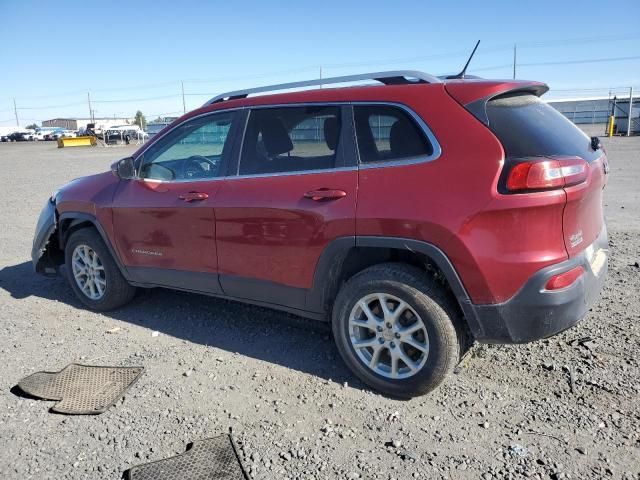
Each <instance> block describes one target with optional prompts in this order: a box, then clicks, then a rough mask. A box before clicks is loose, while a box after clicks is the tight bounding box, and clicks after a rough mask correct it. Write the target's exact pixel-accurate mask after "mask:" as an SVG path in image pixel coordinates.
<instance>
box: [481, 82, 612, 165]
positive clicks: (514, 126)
mask: <svg viewBox="0 0 640 480" xmlns="http://www.w3.org/2000/svg"><path fill="white" fill-rule="evenodd" d="M487 117H488V118H489V127H490V128H491V130H493V132H494V133H495V134H496V136H497V137H498V139H499V140H500V142H501V143H502V146H503V147H504V149H505V153H506V156H507V157H508V158H525V157H543V156H545V157H549V156H577V157H581V158H583V159H585V160H586V161H592V160H595V159H597V158H599V157H600V155H601V154H602V152H600V151H594V150H593V149H592V148H591V142H590V139H589V137H588V136H587V135H586V134H585V133H584V132H582V130H580V129H579V128H578V127H576V126H575V125H574V124H573V123H572V122H571V121H570V120H568V119H567V118H566V117H565V116H564V115H562V114H561V113H560V112H558V111H557V110H556V109H555V108H553V107H551V106H550V105H548V104H546V103H545V102H544V101H542V100H541V99H540V98H538V97H537V96H535V95H532V94H523V93H520V94H511V95H505V96H501V97H497V98H495V99H493V100H490V101H489V102H487Z"/></svg>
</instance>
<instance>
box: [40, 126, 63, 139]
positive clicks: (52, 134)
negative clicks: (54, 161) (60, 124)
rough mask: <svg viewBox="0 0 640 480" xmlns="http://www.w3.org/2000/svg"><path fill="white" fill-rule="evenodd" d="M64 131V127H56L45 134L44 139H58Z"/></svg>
mask: <svg viewBox="0 0 640 480" xmlns="http://www.w3.org/2000/svg"><path fill="white" fill-rule="evenodd" d="M63 132H64V129H62V128H54V129H53V130H49V131H48V132H47V133H46V134H45V135H44V139H45V140H47V141H53V140H58V139H59V138H60V137H61V136H62V134H63Z"/></svg>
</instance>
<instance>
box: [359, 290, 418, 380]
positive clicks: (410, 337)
mask: <svg viewBox="0 0 640 480" xmlns="http://www.w3.org/2000/svg"><path fill="white" fill-rule="evenodd" d="M349 338H350V341H351V346H352V347H353V349H354V351H355V352H356V354H357V356H358V358H359V359H360V360H361V361H362V362H363V363H364V365H366V366H367V367H368V368H369V369H370V370H372V371H374V372H375V373H377V374H378V375H381V376H383V377H386V378H391V379H403V378H409V377H412V376H413V375H415V374H417V373H418V372H419V371H420V370H421V369H422V367H423V366H424V365H425V363H426V361H427V357H428V355H429V336H428V333H427V328H426V326H425V324H424V322H423V321H422V319H421V318H420V316H419V315H418V314H417V313H416V311H415V310H414V309H413V308H412V307H411V306H410V305H409V304H408V303H407V302H405V301H403V300H401V299H399V298H398V297H395V296H393V295H389V294H386V293H373V294H369V295H366V296H365V297H363V298H361V299H360V300H359V301H358V302H356V304H355V305H354V307H353V309H352V310H351V314H350V316H349Z"/></svg>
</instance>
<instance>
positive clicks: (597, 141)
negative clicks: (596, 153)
mask: <svg viewBox="0 0 640 480" xmlns="http://www.w3.org/2000/svg"><path fill="white" fill-rule="evenodd" d="M591 148H592V149H593V150H600V149H601V148H602V144H601V143H600V139H599V138H598V137H591Z"/></svg>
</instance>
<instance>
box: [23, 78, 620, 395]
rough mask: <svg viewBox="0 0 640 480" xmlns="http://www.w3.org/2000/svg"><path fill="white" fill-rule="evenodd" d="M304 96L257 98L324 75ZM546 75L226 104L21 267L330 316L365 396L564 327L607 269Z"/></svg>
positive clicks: (587, 172) (81, 209) (43, 234)
mask: <svg viewBox="0 0 640 480" xmlns="http://www.w3.org/2000/svg"><path fill="white" fill-rule="evenodd" d="M362 80H370V81H377V82H378V83H379V84H378V85H366V86H357V87H350V88H331V89H328V88H324V89H323V88H320V89H315V90H306V91H297V92H294V93H291V92H287V93H281V94H271V95H262V96H250V95H252V94H255V93H260V92H267V91H272V90H279V89H287V90H292V89H294V88H297V87H309V86H313V85H319V84H320V83H322V84H324V85H327V84H337V83H340V82H356V81H362ZM547 90H548V88H547V86H546V85H544V84H542V83H537V82H528V81H493V80H482V79H452V80H448V79H441V78H438V77H434V76H431V75H428V74H424V73H421V72H412V71H401V72H382V73H374V74H369V75H356V76H351V77H340V78H333V79H323V80H322V81H321V82H320V81H311V82H298V83H290V84H283V85H276V86H271V87H264V88H257V89H252V90H245V91H238V92H231V93H227V94H224V95H220V96H218V97H216V98H214V99H212V100H211V101H209V102H207V104H205V105H204V106H203V107H202V108H199V109H198V110H195V111H193V112H190V113H188V114H186V115H184V116H183V117H181V118H179V119H178V120H176V121H175V122H173V124H171V125H170V126H168V127H166V128H165V129H164V130H163V131H162V132H161V133H160V134H158V135H156V136H155V137H154V139H153V141H151V142H150V143H148V144H147V145H144V146H143V147H142V148H141V149H140V150H139V151H138V152H136V154H135V155H134V156H133V157H131V158H125V159H123V160H120V161H119V162H117V163H115V164H114V165H113V166H112V171H111V172H106V173H101V174H97V175H92V176H89V177H84V178H80V179H77V180H74V181H72V182H71V183H69V184H68V185H66V186H64V187H63V188H62V189H60V190H59V191H57V192H56V193H55V194H54V195H53V196H52V197H51V199H50V200H49V201H48V202H47V204H46V206H45V208H44V210H43V212H42V214H41V217H40V219H39V221H38V227H37V231H36V236H35V239H34V244H33V251H32V257H33V263H34V266H35V269H36V271H37V272H41V273H45V274H46V273H55V272H56V271H57V270H58V267H59V266H61V265H65V266H66V270H67V274H68V277H69V281H70V284H71V287H72V288H73V290H74V291H75V292H76V294H77V295H78V297H79V298H80V300H82V302H83V303H84V304H85V305H87V306H88V307H89V308H91V309H94V310H109V309H113V308H117V307H120V306H122V305H124V304H125V303H127V302H129V301H130V300H131V299H132V298H133V297H134V293H135V290H136V287H167V288H174V289H180V290H186V291H190V292H199V293H204V294H207V295H212V296H215V297H224V298H229V299H233V300H239V301H243V302H249V303H254V304H257V305H264V306H269V307H273V308H277V309H281V310H285V311H288V312H292V313H295V314H299V315H302V316H305V317H310V318H313V319H318V320H323V321H331V322H332V326H333V333H334V337H335V340H336V343H337V346H338V349H339V351H340V353H341V355H342V357H343V359H344V361H345V362H346V363H347V364H348V365H349V367H350V368H351V369H352V370H353V372H354V373H355V374H356V375H357V376H358V377H359V378H360V379H361V380H362V381H364V382H365V383H366V384H368V385H370V386H372V387H373V388H375V389H378V390H380V391H383V392H386V393H388V394H391V395H395V396H401V397H402V396H404V397H408V396H413V395H417V394H422V393H425V392H428V391H430V390H431V389H433V388H435V387H436V386H437V385H438V384H439V383H440V382H441V381H442V380H443V379H444V378H445V377H446V375H447V374H448V373H449V372H450V371H451V370H452V369H453V368H454V366H455V364H456V363H457V361H458V360H459V358H460V356H461V354H462V353H463V352H464V351H465V349H466V348H467V346H468V345H469V344H470V342H472V341H478V342H485V343H520V342H529V341H533V340H536V339H540V338H545V337H549V336H551V335H554V334H556V333H558V332H561V331H563V330H564V329H566V328H569V327H571V326H572V325H574V324H576V323H577V322H578V321H579V320H580V319H581V318H582V317H583V316H584V315H585V313H586V312H587V311H588V309H589V307H590V306H591V304H592V303H593V302H594V301H595V299H596V298H597V296H598V294H599V291H600V289H601V288H602V285H603V283H604V279H605V276H606V270H607V256H608V242H607V233H606V228H605V224H604V221H603V210H602V190H603V187H604V186H605V183H606V174H607V169H608V167H607V160H606V157H605V154H604V152H603V150H602V149H601V147H600V144H599V142H598V141H597V139H596V138H594V139H590V138H589V137H587V136H586V135H584V134H583V133H582V132H581V131H580V130H579V129H578V128H576V127H575V126H574V125H573V124H572V123H571V122H569V121H568V120H567V119H565V118H564V117H563V116H562V115H561V114H560V113H558V112H556V111H555V110H554V109H553V108H551V107H550V106H548V105H547V104H546V103H545V102H544V101H542V100H540V98H539V97H540V96H541V95H542V94H543V93H544V92H546V91H547Z"/></svg>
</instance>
